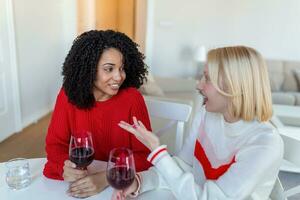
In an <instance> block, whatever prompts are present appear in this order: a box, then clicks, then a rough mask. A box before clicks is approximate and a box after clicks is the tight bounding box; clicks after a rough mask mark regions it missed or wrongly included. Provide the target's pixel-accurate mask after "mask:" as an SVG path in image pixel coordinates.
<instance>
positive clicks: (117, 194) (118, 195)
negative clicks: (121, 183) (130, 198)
mask: <svg viewBox="0 0 300 200" xmlns="http://www.w3.org/2000/svg"><path fill="white" fill-rule="evenodd" d="M111 199H112V200H125V199H126V198H125V196H124V194H123V192H122V190H114V192H113V194H112V198H111Z"/></svg>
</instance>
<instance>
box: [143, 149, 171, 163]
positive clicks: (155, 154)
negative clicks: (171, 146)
mask: <svg viewBox="0 0 300 200" xmlns="http://www.w3.org/2000/svg"><path fill="white" fill-rule="evenodd" d="M167 154H168V152H167V145H161V146H159V147H157V148H156V149H154V150H153V151H152V152H151V153H150V154H149V156H148V158H147V160H148V161H149V162H150V163H151V164H152V165H155V163H157V162H158V161H159V160H160V159H161V158H162V157H163V156H164V155H167Z"/></svg>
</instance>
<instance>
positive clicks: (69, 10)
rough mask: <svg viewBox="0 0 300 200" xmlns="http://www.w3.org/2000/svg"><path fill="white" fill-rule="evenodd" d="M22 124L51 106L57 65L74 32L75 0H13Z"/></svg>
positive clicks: (58, 72) (56, 84) (57, 79)
mask: <svg viewBox="0 0 300 200" xmlns="http://www.w3.org/2000/svg"><path fill="white" fill-rule="evenodd" d="M13 6H14V19H15V31H16V46H17V62H18V63H17V64H18V75H19V84H20V96H21V113H22V124H23V126H27V125H28V124H30V123H32V122H34V121H35V120H37V119H39V118H40V117H41V116H43V115H44V114H46V113H47V112H49V111H50V110H51V109H52V108H53V103H54V101H55V98H56V95H57V92H58V90H59V88H60V86H61V80H62V78H61V67H62V63H63V61H64V58H65V56H66V54H67V51H68V50H69V48H70V45H71V42H72V40H73V39H74V38H75V35H76V1H74V0H42V1H41V0H14V1H13Z"/></svg>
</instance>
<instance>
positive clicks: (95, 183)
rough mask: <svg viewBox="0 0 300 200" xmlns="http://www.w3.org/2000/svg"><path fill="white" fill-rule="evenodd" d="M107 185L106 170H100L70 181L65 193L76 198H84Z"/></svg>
mask: <svg viewBox="0 0 300 200" xmlns="http://www.w3.org/2000/svg"><path fill="white" fill-rule="evenodd" d="M107 186H108V183H107V180H106V172H105V171H101V172H97V173H95V174H90V175H87V176H86V177H84V178H81V179H79V180H77V181H75V182H73V183H71V184H70V187H69V190H68V191H67V193H68V194H69V195H70V196H73V197H76V198H86V197H89V196H92V195H95V194H97V193H99V192H101V191H102V190H104V189H105V188H106V187H107Z"/></svg>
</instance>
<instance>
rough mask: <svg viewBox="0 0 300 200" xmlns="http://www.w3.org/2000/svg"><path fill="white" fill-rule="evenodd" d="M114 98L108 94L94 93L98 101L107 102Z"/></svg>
mask: <svg viewBox="0 0 300 200" xmlns="http://www.w3.org/2000/svg"><path fill="white" fill-rule="evenodd" d="M111 97H112V96H110V95H107V94H103V93H100V92H94V98H95V100H96V101H106V100H108V99H110V98H111Z"/></svg>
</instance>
